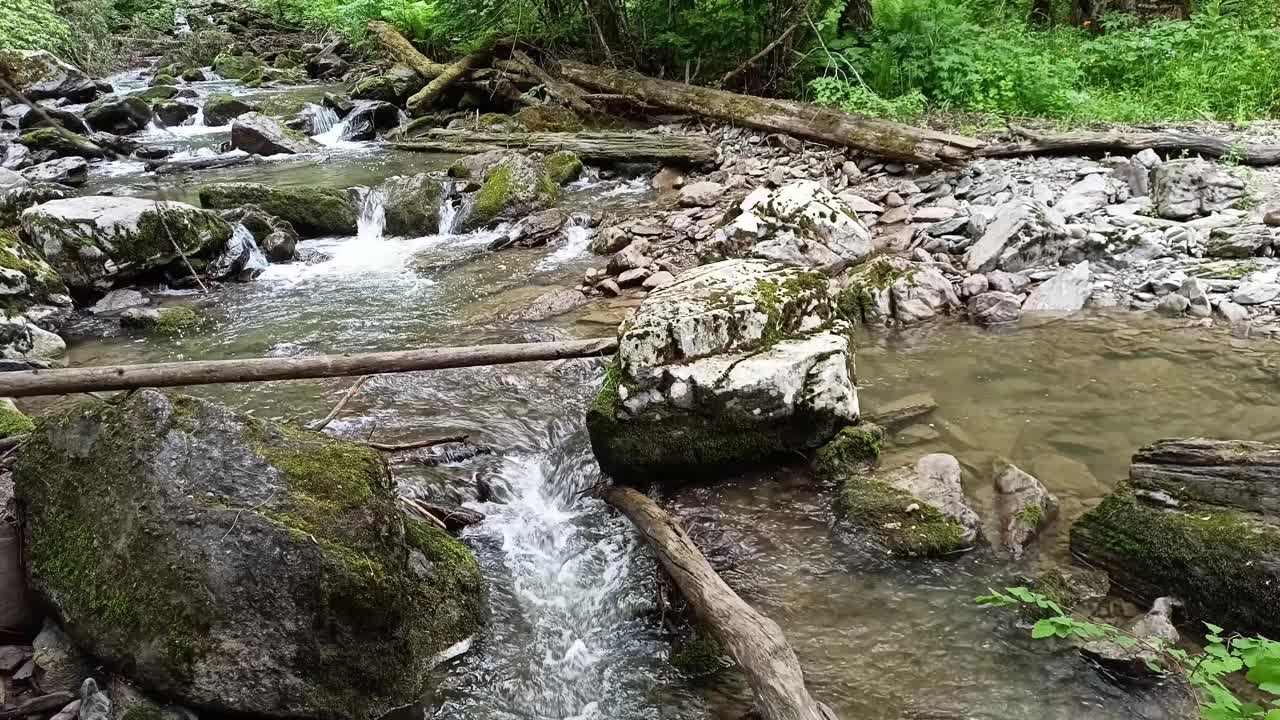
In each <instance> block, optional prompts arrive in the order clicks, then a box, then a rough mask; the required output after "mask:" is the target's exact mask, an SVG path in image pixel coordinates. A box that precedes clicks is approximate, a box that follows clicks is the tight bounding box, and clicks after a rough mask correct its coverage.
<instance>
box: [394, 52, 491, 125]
mask: <svg viewBox="0 0 1280 720" xmlns="http://www.w3.org/2000/svg"><path fill="white" fill-rule="evenodd" d="M488 60H489V51H488V50H483V51H481V52H473V53H470V54H469V55H466V56H464V57H463V58H462V59H461V60H459V61H457V62H455V63H453V64H452V65H450V66H448V67H447V68H445V69H444V71H442V72H441V73H440V74H439V75H437V76H436V77H435V78H434V79H433V80H432V81H431V82H429V83H427V86H426V87H424V88H422V89H421V90H419V91H418V92H416V93H414V94H413V95H412V96H411V97H410V98H409V100H408V102H406V103H405V107H406V108H407V109H408V111H409V113H410V114H411V115H421V114H423V113H425V112H427V111H428V110H430V109H431V106H432V104H434V103H435V101H436V98H438V97H440V93H442V92H444V90H445V88H447V87H449V86H450V85H452V84H453V83H454V82H455V81H457V80H460V79H461V78H462V76H463V75H466V74H467V73H468V72H470V71H471V69H472V68H474V67H477V66H479V65H482V64H484V63H485V62H487V61H488Z"/></svg>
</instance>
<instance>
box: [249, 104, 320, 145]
mask: <svg viewBox="0 0 1280 720" xmlns="http://www.w3.org/2000/svg"><path fill="white" fill-rule="evenodd" d="M231 147H232V148H234V149H236V150H243V151H245V152H247V153H249V154H250V155H281V154H285V155H293V154H297V153H306V152H311V151H312V150H315V149H316V148H317V147H318V146H317V145H316V144H315V143H314V142H312V141H311V139H310V138H308V137H307V136H305V135H303V134H302V133H299V132H295V131H293V130H289V129H287V128H285V127H283V126H282V125H280V124H279V123H277V122H276V121H275V120H272V119H271V118H269V117H267V116H266V115H263V114H261V113H256V112H251V113H246V114H244V115H241V116H240V117H237V118H236V119H235V120H233V121H232V122H231Z"/></svg>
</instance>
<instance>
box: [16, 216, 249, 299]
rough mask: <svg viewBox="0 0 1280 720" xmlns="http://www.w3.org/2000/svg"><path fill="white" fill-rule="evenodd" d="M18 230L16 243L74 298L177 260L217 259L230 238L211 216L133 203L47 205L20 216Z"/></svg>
mask: <svg viewBox="0 0 1280 720" xmlns="http://www.w3.org/2000/svg"><path fill="white" fill-rule="evenodd" d="M21 222H22V236H23V238H24V239H25V240H26V241H27V242H28V243H29V244H31V245H33V246H34V247H37V248H39V249H40V250H41V252H43V253H44V256H45V258H46V259H47V260H48V261H49V264H50V265H52V266H53V268H54V269H55V270H57V271H58V273H59V274H60V275H61V276H62V278H63V280H64V281H65V282H66V283H67V285H68V286H69V287H70V288H71V289H72V290H78V291H87V290H93V289H98V290H104V289H110V287H111V286H112V285H113V284H114V283H116V282H118V281H121V280H127V279H130V278H134V277H137V276H139V275H142V274H145V273H148V272H151V271H154V270H159V269H161V268H164V267H165V266H167V265H169V264H170V263H172V262H174V261H175V260H178V259H179V258H180V256H181V254H183V253H185V254H186V255H187V256H188V257H199V256H201V255H203V254H207V253H213V252H216V251H220V250H221V249H222V248H223V246H224V245H225V244H226V242H227V239H228V238H230V237H231V226H230V225H228V224H227V223H226V221H224V220H223V219H222V218H221V217H219V216H218V215H217V213H212V212H208V211H205V210H201V209H199V208H196V207H192V206H190V205H187V204H185V203H180V202H167V201H157V200H146V199H143V198H133V197H107V196H87V197H78V198H68V199H66V200H54V201H52V202H47V203H44V204H43V205H38V206H36V207H33V208H30V209H28V210H26V211H24V212H23V213H22V218H21ZM179 248H181V253H180V252H179Z"/></svg>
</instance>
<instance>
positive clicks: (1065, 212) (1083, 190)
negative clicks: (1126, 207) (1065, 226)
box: [1053, 175, 1110, 220]
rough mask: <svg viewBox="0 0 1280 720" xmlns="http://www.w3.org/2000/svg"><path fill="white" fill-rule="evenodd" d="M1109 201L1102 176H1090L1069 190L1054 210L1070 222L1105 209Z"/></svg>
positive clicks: (1105, 183)
mask: <svg viewBox="0 0 1280 720" xmlns="http://www.w3.org/2000/svg"><path fill="white" fill-rule="evenodd" d="M1109 200H1110V195H1109V193H1108V192H1107V182H1106V180H1105V179H1103V177H1102V176H1101V175H1089V176H1087V177H1085V178H1084V179H1083V180H1081V181H1079V182H1077V183H1076V184H1074V185H1072V186H1071V187H1069V188H1067V192H1066V193H1065V194H1064V195H1063V196H1062V199H1061V200H1059V201H1058V203H1057V204H1056V205H1054V206H1053V209H1054V210H1055V211H1057V212H1058V213H1059V214H1061V215H1062V217H1064V218H1066V219H1067V220H1070V219H1071V218H1074V217H1076V216H1078V215H1084V214H1085V213H1088V212H1092V211H1094V210H1098V209H1100V208H1103V207H1105V206H1106V205H1107V202H1108V201H1109Z"/></svg>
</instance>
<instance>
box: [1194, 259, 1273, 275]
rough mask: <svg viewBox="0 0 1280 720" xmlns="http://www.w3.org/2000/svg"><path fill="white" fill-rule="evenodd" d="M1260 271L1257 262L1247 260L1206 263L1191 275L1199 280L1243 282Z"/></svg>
mask: <svg viewBox="0 0 1280 720" xmlns="http://www.w3.org/2000/svg"><path fill="white" fill-rule="evenodd" d="M1258 270H1259V266H1258V263H1257V261H1256V260H1245V261H1243V262H1236V263H1227V264H1224V263H1221V262H1216V263H1206V264H1204V265H1201V266H1199V267H1197V268H1195V269H1194V270H1191V274H1192V275H1193V276H1195V277H1199V278H1209V279H1214V280H1243V279H1244V278H1246V277H1248V276H1249V275H1252V274H1253V273H1255V272H1257V271H1258Z"/></svg>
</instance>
